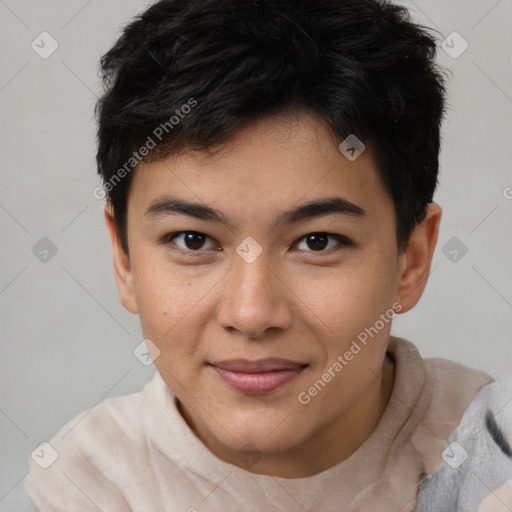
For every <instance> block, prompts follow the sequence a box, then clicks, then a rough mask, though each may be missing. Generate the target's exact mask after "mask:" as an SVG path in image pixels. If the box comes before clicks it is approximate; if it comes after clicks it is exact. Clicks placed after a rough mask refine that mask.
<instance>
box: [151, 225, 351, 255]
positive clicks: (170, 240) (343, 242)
mask: <svg viewBox="0 0 512 512" xmlns="http://www.w3.org/2000/svg"><path fill="white" fill-rule="evenodd" d="M191 233H193V234H196V235H202V236H205V237H206V238H208V239H210V240H213V239H212V238H211V237H210V236H208V235H207V234H205V233H201V232H200V231H176V232H175V233H171V234H169V235H166V236H165V237H163V238H162V240H161V241H160V243H161V245H164V246H169V245H170V244H171V243H174V242H173V240H174V239H175V238H177V237H178V236H180V235H186V234H191ZM311 235H327V236H328V237H330V238H334V239H336V240H337V241H338V243H339V244H341V247H338V248H337V247H331V248H330V249H327V250H321V251H312V250H310V251H305V252H311V253H313V254H314V253H318V254H323V255H325V254H331V253H332V252H336V251H339V250H342V249H343V248H345V247H351V246H353V245H354V243H353V242H352V241H351V240H349V239H348V238H346V237H344V236H341V235H337V234H335V233H326V232H324V231H313V232H311V233H308V234H306V235H304V236H302V237H301V238H299V239H298V240H297V241H296V242H295V243H294V244H293V245H297V244H298V243H300V242H302V241H303V240H305V239H307V237H308V236H311ZM174 245H176V244H174ZM176 247H177V246H176ZM172 250H176V251H179V252H181V253H184V254H186V255H187V256H192V257H197V256H201V255H202V254H203V253H205V252H206V250H201V249H199V250H197V251H193V250H190V249H189V250H187V249H182V248H181V247H177V248H176V249H175V248H172Z"/></svg>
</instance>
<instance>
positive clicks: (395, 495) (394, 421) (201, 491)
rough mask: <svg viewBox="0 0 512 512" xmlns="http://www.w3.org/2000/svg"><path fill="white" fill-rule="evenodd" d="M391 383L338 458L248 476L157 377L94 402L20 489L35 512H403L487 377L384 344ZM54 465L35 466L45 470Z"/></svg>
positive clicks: (393, 342) (395, 341)
mask: <svg viewBox="0 0 512 512" xmlns="http://www.w3.org/2000/svg"><path fill="white" fill-rule="evenodd" d="M388 353H389V354H390V355H391V356H392V357H393V359H394V361H395V382H394V387H393V392H392V395H391V399H390V401H389V404H388V406H387V408H386V410H385V412H384V415H383V416H382V418H381V421H380V422H379V424H378V426H377V428H376V429H375V430H374V432H373V433H372V435H371V436H370V437H369V438H368V439H367V440H366V441H365V442H364V443H363V445H362V446H361V447H360V448H359V449H358V450H357V451H356V452H355V453H353V454H352V455H351V456H350V457H349V458H348V459H346V460H345V461H343V462H342V463H340V464H338V465H337V466H334V467H332V468H330V469H328V470H326V471H323V472H321V473H319V474H317V475H314V476H311V477H308V478H300V479H286V478H274V477H272V476H268V475H257V474H253V473H251V472H249V471H247V470H244V469H241V468H239V467H237V466H235V465H232V464H228V463H226V462H223V461H222V460H220V459H219V458H217V457H216V456H215V455H213V454H212V453H211V452H210V451H209V450H208V449H207V448H206V447H205V445H203V443H202V442H201V441H200V440H199V439H198V438H197V437H196V436H195V434H194V433H193V432H192V430H191V429H190V428H189V426H188V425H187V423H186V422H185V421H184V419H183V418H182V416H181V415H180V413H179V411H178V409H177V406H176V401H175V397H174V396H173V395H172V393H171V392H170V390H169V389H168V387H167V386H166V385H165V383H164V382H163V380H162V378H161V377H160V375H159V373H158V372H157V373H156V374H155V376H154V378H153V379H152V380H151V381H150V382H149V383H148V384H146V386H145V387H144V389H143V390H142V391H140V392H138V393H133V394H130V395H126V396H120V397H114V398H110V399H107V400H105V401H104V402H102V403H100V404H99V405H97V406H96V407H94V408H92V409H90V410H89V411H84V412H83V413H81V414H80V415H78V416H77V417H75V418H74V419H73V420H72V421H70V422H69V423H68V424H67V425H66V426H64V427H63V428H62V429H61V430H60V431H59V432H58V433H57V434H56V435H55V437H54V438H53V439H51V440H50V442H49V444H50V446H48V445H45V446H43V447H42V448H41V452H40V454H39V455H40V461H46V463H44V462H43V463H41V462H40V461H38V462H37V463H36V462H35V460H37V457H36V458H35V460H34V459H32V458H31V459H30V473H29V475H28V477H27V479H26V490H27V492H28V494H29V496H30V498H31V499H32V501H33V503H34V505H35V506H36V508H37V509H38V510H39V511H40V512H56V511H59V512H85V511H87V512H89V511H91V512H92V511H95V512H97V511H98V510H101V511H102V512H114V511H115V512H129V511H137V512H163V511H166V512H167V511H168V512H170V511H173V512H174V511H182V512H195V511H197V512H204V511H222V512H229V511H255V512H256V511H257V512H264V511H283V512H285V511H286V512H293V511H300V512H303V511H305V510H307V511H311V512H314V511H318V512H326V511H327V512H328V511H344V512H377V511H378V512H386V511H396V512H398V511H401V512H408V511H409V512H410V511H413V510H414V508H415V506H416V495H417V490H418V485H419V482H420V477H421V476H422V475H425V474H427V475H430V474H431V473H432V472H433V471H434V470H435V469H436V468H438V467H439V466H440V465H441V464H443V460H442V458H441V454H442V452H443V450H444V449H445V445H446V441H447V439H448V437H449V436H450V434H451V433H452V432H453V431H454V430H455V429H456V428H457V426H458V424H459V423H460V421H461V417H462V415H463V413H464V411H465V409H466V407H467V406H468V404H469V403H470V402H471V400H472V399H473V398H474V396H475V394H476V393H477V391H478V390H479V389H480V388H481V387H482V386H484V385H485V384H487V383H489V382H491V381H492V380H493V379H492V378H491V377H489V376H488V375H486V374H485V373H482V372H480V371H477V370H474V369H470V368H467V367H465V366H462V365H460V364H458V363H455V362H452V361H447V360H444V359H438V358H435V359H434V358H432V359H423V358H422V357H421V355H420V353H419V352H418V350H417V348H416V347H415V346H414V345H413V344H412V343H411V342H409V341H407V340H405V339H403V338H396V337H391V339H390V344H389V349H388ZM52 449H54V450H55V451H56V453H57V454H58V457H57V459H56V460H55V461H54V462H53V463H52V464H51V465H50V466H49V467H48V468H47V469H42V468H41V467H40V464H43V465H46V464H47V463H48V462H49V461H51V460H52V458H55V453H54V452H53V451H52Z"/></svg>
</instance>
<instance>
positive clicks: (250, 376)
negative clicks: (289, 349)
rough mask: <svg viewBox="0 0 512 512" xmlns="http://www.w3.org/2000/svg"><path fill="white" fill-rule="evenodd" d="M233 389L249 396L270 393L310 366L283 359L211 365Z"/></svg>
mask: <svg viewBox="0 0 512 512" xmlns="http://www.w3.org/2000/svg"><path fill="white" fill-rule="evenodd" d="M210 366H211V367H212V368H213V370H215V372H216V373H217V375H218V376H219V377H220V378H221V379H222V380H223V381H224V382H225V383H226V384H228V385H229V386H230V387H231V388H233V389H235V390H237V391H240V392H242V393H247V394H261V393H270V392H272V391H275V390H276V389H278V388H280V387H281V386H283V385H284V384H286V383H288V382H290V381H291V380H292V379H294V378H295V377H297V376H298V375H299V374H300V373H301V372H302V371H303V370H304V369H305V368H306V367H307V366H308V365H307V364H301V363H295V362H292V361H286V360H283V359H265V360H261V361H245V360H229V361H221V362H218V363H215V364H210Z"/></svg>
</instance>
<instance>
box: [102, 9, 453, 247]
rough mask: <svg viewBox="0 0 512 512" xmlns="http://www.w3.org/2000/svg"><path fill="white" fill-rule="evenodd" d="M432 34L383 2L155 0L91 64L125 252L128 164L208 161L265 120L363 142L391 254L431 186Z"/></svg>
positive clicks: (434, 161) (441, 88)
mask: <svg viewBox="0 0 512 512" xmlns="http://www.w3.org/2000/svg"><path fill="white" fill-rule="evenodd" d="M429 30H433V29H429V28H428V27H424V26H422V25H419V24H417V23H414V22H412V21H411V17H410V13H409V11H408V10H407V9H406V8H405V7H403V6H399V5H395V4H392V3H390V2H388V1H384V0H244V1H240V0H160V1H158V2H156V3H154V4H152V5H151V6H150V7H149V8H147V9H146V10H145V11H144V12H142V13H141V14H139V15H138V16H136V17H135V19H133V20H132V21H131V22H130V24H128V25H127V26H126V27H125V28H124V30H123V32H122V34H121V37H120V38H119V39H118V40H117V42H116V43H115V44H114V46H113V47H112V48H111V49H110V50H109V51H108V52H107V53H106V54H105V55H103V57H102V58H101V78H102V80H103V85H104V88H105V92H104V94H103V96H102V97H101V98H100V99H99V100H98V102H97V104H96V117H97V120H98V151H97V165H98V172H99V174H100V175H101V177H102V179H103V184H104V189H105V191H106V194H107V201H108V202H109V203H111V205H112V207H113V211H114V218H115V222H116V226H117V228H118V233H119V239H120V242H121V245H122V248H123V250H124V251H125V252H126V254H128V240H127V222H126V221H127V197H128V191H129V187H130V183H131V178H132V175H133V173H132V172H131V170H132V169H135V168H136V166H137V164H138V162H139V161H142V160H144V161H145V162H151V161H158V160H160V159H163V158H165V157H167V156H169V155H171V154H177V153H179V152H180V151H184V150H185V151H186V150H187V149H202V150H207V149H208V150H209V149H210V148H213V147H214V146H216V145H219V144H222V143H225V142H227V141H229V139H230V138H232V137H233V136H234V135H235V134H236V133H237V132H238V131H239V130H241V129H242V128H244V127H246V126H247V125H249V123H251V122H253V121H256V120H259V119H261V118H264V117H268V116H273V115H280V114H290V113H295V114H296V113H309V114H313V115H315V116H316V117H317V118H318V119H319V120H322V121H323V122H325V123H326V124H327V126H328V127H329V128H330V129H331V132H332V134H333V135H334V136H335V137H336V138H337V140H339V142H341V141H342V140H344V139H345V138H346V137H347V136H349V135H351V134H354V135H355V136H356V137H357V138H358V139H360V140H361V141H362V142H363V143H365V144H371V145H372V147H373V149H374V150H375V151H374V154H375V155H376V156H375V158H376V164H377V167H378V172H379V175H380V177H381V179H382V182H383V183H384V185H385V188H386V190H387V191H388V192H389V194H390V196H391V198H392V199H393V202H394V206H395V216H396V225H397V230H396V235H397V245H398V248H399V251H400V252H403V251H404V250H405V249H406V247H407V245H408V241H409V238H410V234H411V231H412V230H413V229H414V227H415V226H416V225H417V223H418V222H421V221H422V220H423V219H424V218H425V214H426V208H427V206H428V204H429V203H431V202H432V198H433V195H434V192H435V189H436V187H437V183H438V168H439V161H438V158H439V151H440V142H441V135H440V129H441V123H442V120H443V118H444V114H445V109H446V98H445V95H446V88H445V71H446V70H445V69H444V68H441V66H439V65H438V64H437V63H436V62H435V56H436V39H435V37H434V36H432V35H431V34H430V33H429V32H428V31H429Z"/></svg>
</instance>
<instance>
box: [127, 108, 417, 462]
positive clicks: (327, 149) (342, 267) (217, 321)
mask: <svg viewBox="0 0 512 512" xmlns="http://www.w3.org/2000/svg"><path fill="white" fill-rule="evenodd" d="M192 203H194V204H195V206H193V205H192ZM312 203H318V205H317V206H316V207H314V206H311V205H312ZM320 203H321V204H320ZM308 205H309V207H308ZM128 241H129V249H130V255H129V260H128V259H126V260H125V263H124V264H123V263H122V262H121V263H118V269H117V279H118V283H119V286H120V290H121V299H122V301H123V303H124V305H125V306H126V307H127V308H128V309H129V310H130V311H132V312H134V313H138V314H139V315H140V320H141V325H142V329H143V333H144V336H145V338H147V339H149V340H151V342H152V343H153V344H154V345H155V346H156V347H157V348H158V350H159V356H158V357H157V358H156V360H155V365H156V367H157V368H158V371H159V372H160V374H161V376H162V378H163V379H164V381H165V382H166V383H167V385H168V386H169V388H170V389H171V390H172V391H173V393H174V394H175V395H176V396H177V397H178V399H179V401H180V403H181V407H182V410H183V413H184V415H185V416H186V417H187V419H188V421H189V422H190V423H191V424H192V425H193V428H194V429H195V430H196V432H198V433H201V436H202V437H203V438H204V439H208V440H209V441H208V442H210V443H218V445H219V446H223V447H225V448H226V449H232V450H239V449H240V448H241V447H243V446H245V445H247V444H251V445H254V446H256V447H257V449H258V450H260V451H261V452H263V453H277V452H281V451H283V450H289V449H292V448H293V447H294V446H298V445H300V444H301V443H305V442H307V440H308V439H311V438H312V437H314V436H315V435H316V434H317V433H318V432H320V431H321V430H322V429H323V428H324V427H325V426H326V425H328V424H330V423H332V422H333V421H335V420H336V419H337V418H340V417H342V416H343V414H344V413H345V412H346V411H348V410H349V409H350V407H351V406H353V404H355V403H356V402H357V400H358V399H360V397H361V396H362V393H363V391H364V390H365V389H367V386H368V385H369V384H370V383H371V382H372V379H374V377H375V372H378V371H379V369H380V368H381V367H382V363H383V359H384V357H385V350H386V345H387V341H388V338H389V333H390V328H391V322H390V321H389V319H390V318H392V315H391V314H390V313H391V311H392V307H393V304H395V303H396V302H397V301H398V302H401V303H402V305H401V307H402V308H403V309H404V310H406V309H408V306H407V304H405V301H403V300H402V299H403V290H401V289H400V288H399V278H400V276H401V275H402V274H403V272H404V268H405V267H404V265H405V261H406V260H405V256H403V257H400V256H399V255H398V253H397V247H396V224H395V217H394V210H393V203H392V200H391V198H390V197H389V196H388V194H387V192H386V191H385V189H384V187H383V185H382V183H381V181H380V179H379V176H378V174H377V171H376V167H375V164H374V159H373V157H372V153H371V148H370V147H367V148H366V150H365V151H364V152H363V153H362V154H361V155H360V156H359V157H358V158H357V159H356V160H354V161H350V160H349V159H348V158H347V157H346V156H345V155H344V154H343V153H342V152H341V151H340V150H339V149H338V147H337V144H336V142H335V141H334V140H333V138H332V136H331V135H330V133H329V132H328V131H327V129H326V128H325V127H324V126H323V125H322V124H321V123H320V122H319V121H317V120H316V119H315V118H313V117H310V116H307V115H304V116H302V117H298V118H291V117H289V118H285V117H276V118H271V119H265V120H262V121H259V122H258V123H256V124H254V125H252V126H251V127H249V128H247V129H245V130H244V131H242V132H240V133H239V134H238V135H237V136H236V137H235V138H234V139H232V140H231V141H230V142H229V144H227V145H225V146H223V147H222V149H221V150H220V151H218V152H216V153H212V154H210V155H208V154H206V153H204V152H188V153H184V154H182V155H180V156H171V157H169V158H167V159H166V160H164V161H161V162H157V163H152V164H148V165H141V166H139V167H138V168H137V170H136V173H135V175H134V180H133V183H132V185H131V190H130V194H129V198H128ZM118 259H121V258H120V257H119V256H118ZM395 306H396V304H395ZM383 315H384V316H386V319H387V321H385V320H383ZM379 320H380V321H379ZM370 328H373V330H371V329H370ZM365 329H367V331H365ZM368 329H370V331H371V332H372V336H370V335H369V334H368V332H369V331H368ZM375 331H378V332H377V333H376V334H375ZM364 332H366V338H367V340H366V344H363V343H362V341H361V340H362V339H363V338H364V335H362V333H364ZM353 342H356V343H357V345H358V346H359V348H360V350H359V351H358V350H357V349H356V348H355V346H354V344H353ZM347 352H351V353H352V354H353V357H350V359H349V358H348V357H346V355H347ZM340 357H341V359H342V360H343V361H344V363H341V361H340ZM336 362H338V363H339V365H341V366H342V369H341V370H340V366H339V365H336ZM326 374H329V375H330V377H331V378H330V379H329V378H328V377H325V375H326ZM319 380H320V381H322V382H323V383H324V385H319V384H318V381H319ZM326 381H327V382H326ZM315 382H316V383H317V385H316V388H315V386H314V385H315ZM312 389H313V390H312ZM314 389H316V392H315V391H314Z"/></svg>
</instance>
